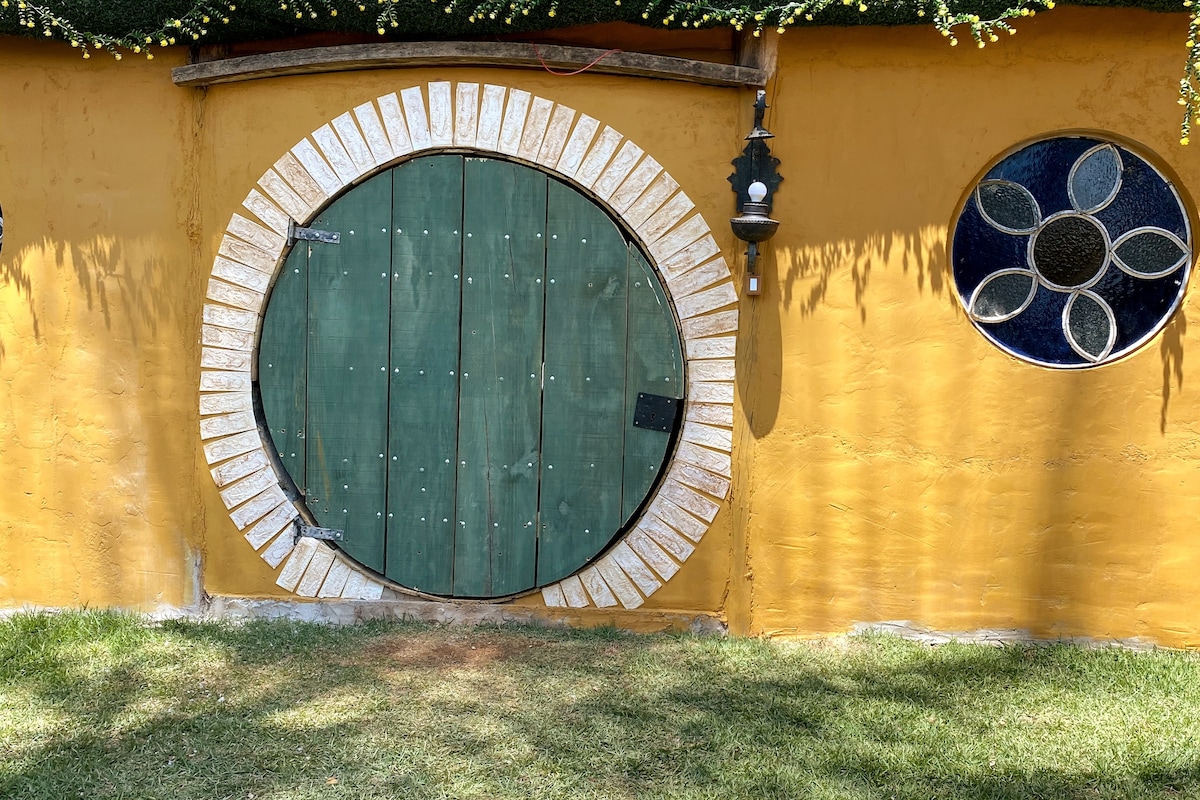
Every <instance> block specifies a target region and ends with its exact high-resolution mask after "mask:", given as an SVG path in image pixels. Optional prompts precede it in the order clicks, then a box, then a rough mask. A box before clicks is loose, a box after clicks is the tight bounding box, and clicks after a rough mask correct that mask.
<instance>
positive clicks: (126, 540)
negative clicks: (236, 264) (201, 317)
mask: <svg viewBox="0 0 1200 800" xmlns="http://www.w3.org/2000/svg"><path fill="white" fill-rule="evenodd" d="M9 233H10V236H9V237H8V238H9V242H8V247H6V248H5V250H4V253H3V255H2V256H0V275H2V276H3V277H4V279H6V280H9V281H11V282H12V283H13V284H14V285H15V286H16V288H17V289H18V291H19V293H20V296H21V297H22V298H24V300H25V302H26V305H27V307H28V313H29V315H30V318H31V320H32V324H33V331H34V341H21V342H19V343H18V344H17V346H15V347H13V346H7V347H5V348H4V351H3V352H4V356H5V358H6V359H7V360H8V361H9V362H11V363H10V364H8V367H9V369H8V370H7V371H8V372H10V376H9V378H8V385H9V389H10V391H9V396H8V398H7V402H6V403H5V404H4V406H3V407H2V408H3V411H0V413H2V414H3V415H4V418H0V427H2V428H3V429H6V430H7V431H9V433H10V435H9V436H8V443H7V445H6V448H5V453H4V458H3V460H2V462H0V475H3V476H4V481H3V482H4V485H5V486H7V487H8V490H7V491H6V492H5V494H4V495H0V497H3V498H4V501H3V506H4V508H5V510H4V511H3V512H0V520H2V521H3V526H4V528H6V529H7V532H6V533H7V535H0V563H5V564H7V565H8V566H6V568H5V570H4V574H3V575H2V576H0V578H2V581H0V601H3V602H6V603H39V604H50V605H73V604H94V605H101V606H107V605H117V606H122V607H130V606H133V607H143V608H144V607H152V606H155V605H159V604H167V605H178V604H186V603H190V602H194V600H195V597H194V595H196V594H197V591H198V587H197V585H196V580H197V578H196V575H195V574H194V573H195V567H194V565H193V564H192V563H191V561H192V560H193V556H192V555H191V553H192V552H194V551H196V552H198V551H197V549H196V548H195V547H194V545H193V544H192V541H193V538H194V537H195V536H196V535H197V531H198V528H197V521H196V516H197V515H196V509H197V508H200V507H201V503H200V497H199V490H198V488H197V484H196V480H195V474H194V473H195V467H194V464H195V451H196V441H197V439H196V433H195V430H196V413H197V412H196V410H195V409H194V408H193V407H192V406H193V403H192V402H191V398H192V397H193V396H194V385H195V374H196V371H197V369H198V366H197V365H196V364H194V363H193V361H195V359H194V358H193V355H194V354H195V350H196V346H195V339H196V329H197V326H198V322H197V317H198V313H199V305H200V294H201V293H200V292H198V291H196V290H195V289H194V286H193V284H194V280H193V279H192V278H190V277H189V276H188V272H189V271H188V270H187V269H186V265H184V266H182V267H180V266H173V265H171V264H169V263H168V262H167V260H166V259H165V258H164V257H163V255H161V254H162V253H163V252H164V246H163V245H162V243H161V242H160V241H158V240H156V239H154V238H149V239H133V240H129V239H126V240H120V239H117V238H116V237H95V238H92V239H90V240H85V241H72V242H66V241H61V240H54V239H50V238H48V237H47V238H45V239H43V240H42V241H40V242H37V243H32V244H25V245H23V246H21V247H19V248H18V247H15V246H14V245H16V244H17V243H16V242H15V241H12V239H13V238H15V237H13V236H12V234H13V233H15V232H14V231H11V230H10V232H9ZM10 248H11V249H10ZM18 329H19V328H18ZM0 366H4V365H0ZM30 542H37V543H38V544H37V547H36V548H31V547H30V545H29V543H30Z"/></svg>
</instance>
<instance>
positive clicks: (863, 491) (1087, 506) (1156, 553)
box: [733, 9, 1200, 645]
mask: <svg viewBox="0 0 1200 800" xmlns="http://www.w3.org/2000/svg"><path fill="white" fill-rule="evenodd" d="M1018 28H1019V35H1017V36H1015V37H1011V38H1007V37H1006V39H1005V41H1004V42H1003V43H1002V45H997V46H994V47H989V48H987V49H985V50H983V51H978V50H976V49H975V48H974V47H973V46H969V43H968V46H966V47H964V46H960V47H958V48H949V47H938V46H937V44H938V43H937V42H936V41H933V40H932V38H931V34H930V33H929V32H928V31H924V30H917V29H897V30H879V29H873V30H865V29H863V30H820V31H815V30H814V31H805V32H799V33H797V34H796V35H792V34H788V35H787V36H785V37H784V45H783V47H782V50H781V54H780V68H779V77H778V79H777V80H776V82H775V83H774V85H773V86H772V92H771V94H772V99H773V105H774V109H773V116H772V118H771V119H770V123H771V124H770V127H771V129H772V130H773V131H775V132H776V133H777V134H778V138H777V139H776V140H774V141H773V142H772V144H773V145H774V150H775V153H776V155H777V156H778V157H779V158H780V159H782V161H783V168H782V169H783V171H784V174H785V175H786V176H787V178H786V180H787V182H786V183H785V184H784V189H783V190H782V191H781V192H780V193H779V195H778V204H777V206H776V213H777V216H778V217H779V218H780V219H782V220H783V221H784V226H783V228H782V230H781V232H780V234H779V236H778V237H777V239H776V240H775V242H774V250H773V255H774V259H775V267H774V271H773V273H772V280H771V281H769V285H770V287H771V288H770V292H769V294H768V295H767V296H766V297H764V298H763V299H762V300H760V301H758V302H756V303H754V304H753V306H752V308H753V311H752V312H751V315H750V316H751V319H750V320H748V321H747V324H746V325H745V327H744V328H743V333H742V336H743V338H742V342H743V344H744V346H743V348H742V352H741V361H740V366H741V367H742V368H743V369H742V385H741V398H742V400H743V403H744V409H745V418H746V420H747V425H746V431H745V436H744V438H743V439H742V440H741V442H740V444H741V445H742V446H743V448H744V449H743V451H742V455H741V459H742V460H743V461H745V460H749V461H750V462H751V463H750V464H749V465H748V466H746V467H744V468H745V469H746V470H747V472H748V473H749V479H748V480H746V481H744V482H743V483H742V484H741V485H740V488H739V492H738V494H739V496H740V499H741V500H742V502H743V503H744V504H745V506H746V508H747V511H746V513H747V515H748V526H747V528H748V537H749V553H748V560H749V565H748V566H749V570H750V573H751V574H752V576H753V577H752V580H751V581H749V582H743V583H741V584H740V589H741V598H740V601H739V605H738V606H737V607H736V608H735V609H734V610H733V611H734V616H735V619H736V620H737V621H738V623H739V625H738V626H739V627H744V628H745V629H747V630H750V631H752V632H755V633H775V634H806V633H812V632H830V631H842V630H845V629H846V628H847V627H848V626H851V625H852V624H854V623H855V622H875V621H882V620H910V621H912V622H914V623H916V624H920V625H926V626H931V627H934V628H938V629H943V630H960V631H961V630H973V629H978V628H1017V629H1027V630H1029V631H1030V632H1032V633H1033V634H1035V635H1039V636H1060V635H1062V636H1077V635H1083V636H1097V637H1117V638H1127V637H1138V636H1142V637H1149V638H1152V639H1155V640H1157V641H1160V642H1163V643H1166V644H1171V645H1196V644H1200V588H1198V586H1197V583H1196V581H1195V576H1196V575H1197V574H1198V573H1200V546H1198V545H1200V539H1198V538H1197V534H1196V526H1195V520H1196V519H1197V517H1198V516H1200V494H1198V493H1197V491H1196V489H1197V483H1196V475H1197V468H1198V467H1200V463H1198V462H1197V459H1196V456H1197V438H1196V436H1197V432H1198V430H1200V403H1198V401H1200V394H1198V393H1197V392H1196V390H1195V388H1194V387H1193V386H1192V385H1191V384H1192V383H1193V381H1194V378H1193V376H1192V375H1191V374H1190V372H1191V371H1190V370H1189V369H1188V366H1189V362H1188V359H1187V358H1186V355H1187V353H1188V351H1189V350H1190V349H1192V348H1194V347H1196V346H1197V344H1196V342H1198V341H1200V340H1197V338H1196V333H1195V328H1192V330H1191V331H1190V332H1189V327H1188V324H1187V317H1188V315H1189V314H1192V313H1194V295H1195V288H1194V284H1193V289H1192V292H1191V296H1189V298H1188V299H1187V300H1185V303H1184V306H1183V308H1182V310H1181V311H1180V312H1179V313H1178V314H1177V316H1176V317H1175V320H1174V322H1173V323H1171V325H1170V327H1169V328H1168V329H1167V330H1166V332H1165V334H1164V335H1162V336H1160V337H1158V338H1156V339H1155V340H1153V341H1152V342H1150V343H1149V344H1148V345H1147V346H1146V347H1144V348H1143V349H1142V350H1141V351H1139V352H1138V353H1137V354H1136V355H1134V356H1132V357H1131V358H1129V359H1127V360H1125V361H1124V362H1122V363H1118V364H1114V365H1111V366H1106V367H1102V368H1099V369H1094V370H1086V371H1076V372H1055V371H1050V370H1045V369H1040V368H1037V367H1032V366H1029V365H1027V364H1024V363H1023V362H1019V361H1017V360H1015V359H1013V358H1010V357H1009V356H1007V355H1005V354H1003V353H1002V352H1001V351H1000V350H998V349H997V348H995V347H994V346H992V345H991V344H989V343H988V342H987V341H985V340H984V338H983V337H982V336H980V335H979V334H978V333H977V332H976V331H975V330H974V329H973V328H972V326H971V325H970V323H969V322H968V321H967V319H966V318H965V315H964V313H963V311H962V309H961V307H960V305H959V303H958V300H957V299H956V297H955V294H954V289H953V282H952V279H951V277H950V275H949V269H948V265H947V254H946V235H947V229H948V226H949V224H950V223H951V218H952V216H953V214H954V211H955V208H956V205H957V204H958V203H959V201H960V198H961V196H962V194H963V193H964V192H965V191H966V190H967V189H968V188H969V187H970V186H971V185H972V183H973V182H974V180H975V178H976V176H977V173H978V172H979V171H980V170H981V169H983V168H984V167H985V166H987V165H988V162H989V161H990V160H992V159H993V158H995V157H996V156H998V155H999V154H1001V153H1003V152H1004V151H1005V150H1007V149H1009V148H1011V147H1012V146H1014V145H1016V144H1018V143H1020V142H1022V141H1024V140H1026V139H1029V138H1031V137H1036V136H1040V135H1044V134H1047V133H1050V132H1053V131H1057V130H1063V129H1072V128H1082V129H1098V130H1103V131H1111V132H1113V133H1117V134H1121V135H1123V136H1127V137H1130V138H1132V139H1135V140H1137V141H1140V142H1141V143H1143V144H1144V145H1146V146H1147V147H1149V148H1150V149H1151V150H1152V151H1154V152H1156V153H1158V154H1159V155H1160V156H1161V157H1162V159H1163V160H1165V162H1166V164H1167V165H1168V166H1169V167H1172V168H1174V169H1175V170H1176V171H1177V172H1178V174H1179V175H1180V176H1181V178H1182V183H1183V187H1184V189H1185V191H1186V190H1187V189H1191V190H1193V191H1195V190H1196V187H1200V162H1197V161H1196V154H1195V153H1192V152H1190V151H1188V150H1185V149H1183V148H1181V147H1180V146H1179V145H1178V144H1177V142H1176V140H1177V138H1178V134H1177V130H1178V117H1179V110H1180V109H1179V106H1178V105H1176V103H1175V96H1176V95H1175V89H1176V87H1177V84H1178V75H1179V73H1180V69H1181V57H1180V56H1181V52H1182V47H1181V38H1180V37H1181V36H1184V35H1185V34H1186V20H1185V19H1184V18H1182V17H1180V16H1178V15H1156V14H1150V13H1145V12H1133V11H1087V10H1082V9H1066V10H1062V13H1060V12H1059V11H1055V12H1054V13H1052V14H1046V15H1040V16H1039V17H1038V18H1037V19H1035V20H1024V21H1022V24H1020V25H1019V26H1018ZM1133 32H1136V35H1135V34H1134V33H1133ZM933 38H936V37H933Z"/></svg>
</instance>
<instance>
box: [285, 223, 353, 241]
mask: <svg viewBox="0 0 1200 800" xmlns="http://www.w3.org/2000/svg"><path fill="white" fill-rule="evenodd" d="M297 240H299V241H304V242H324V243H325V244H341V243H342V234H340V233H338V232H337V231H321V230H317V229H316V228H301V227H300V226H298V225H297V224H296V221H295V220H288V244H289V245H293V244H295V243H296V242H297Z"/></svg>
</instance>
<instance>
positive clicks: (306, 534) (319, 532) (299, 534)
mask: <svg viewBox="0 0 1200 800" xmlns="http://www.w3.org/2000/svg"><path fill="white" fill-rule="evenodd" d="M301 539H325V540H326V541H332V542H343V541H345V540H346V532H345V531H339V530H334V529H333V528H317V527H314V526H312V525H305V524H304V523H303V522H301V521H300V520H296V541H297V542H298V541H300V540H301Z"/></svg>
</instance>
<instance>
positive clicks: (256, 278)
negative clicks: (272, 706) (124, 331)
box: [200, 81, 738, 608]
mask: <svg viewBox="0 0 1200 800" xmlns="http://www.w3.org/2000/svg"><path fill="white" fill-rule="evenodd" d="M444 148H464V149H468V150H476V151H480V152H482V153H485V154H486V153H494V154H498V155H501V156H504V157H506V158H511V159H517V160H521V161H526V162H529V163H531V164H536V165H538V166H539V167H540V168H541V169H543V170H545V171H547V172H549V173H551V174H552V175H554V176H556V177H558V178H561V179H563V180H565V181H567V182H568V183H570V184H572V185H574V186H576V187H578V188H581V189H583V190H584V191H585V192H587V193H588V194H589V195H590V196H592V197H593V198H594V199H595V200H597V201H598V202H599V203H601V204H602V205H603V206H605V207H606V208H607V209H608V210H609V211H610V212H611V213H612V214H613V215H614V216H616V217H618V218H620V219H621V220H622V221H623V222H624V224H625V225H626V226H627V227H628V228H629V230H631V231H633V232H634V234H635V236H636V237H637V238H638V239H639V240H640V242H641V245H642V248H643V250H644V251H645V252H646V254H647V255H648V256H649V258H650V261H651V264H652V265H653V266H654V268H655V269H656V270H657V271H658V273H659V275H660V277H661V278H662V283H663V286H664V288H665V290H666V292H667V295H668V297H669V298H670V300H671V303H672V305H673V306H674V308H675V311H676V314H677V316H678V318H679V321H680V326H681V332H682V335H683V341H684V360H685V362H686V366H685V370H686V375H687V385H686V387H685V398H686V399H685V409H684V415H685V417H684V423H683V430H682V433H681V437H680V440H679V443H678V445H677V446H676V448H675V451H674V453H672V454H671V461H670V462H669V464H668V466H667V469H666V474H665V475H664V477H663V480H662V481H661V482H660V483H659V486H658V488H657V489H656V491H655V492H654V495H653V497H652V499H651V501H650V502H649V503H648V504H647V505H646V507H645V510H644V511H643V512H642V514H641V516H640V517H639V518H638V519H637V521H636V523H635V524H634V525H633V526H631V527H630V528H629V529H628V531H627V532H626V533H625V534H623V535H622V536H621V537H620V538H619V539H618V540H617V542H616V544H615V545H613V546H612V547H609V548H608V549H607V550H606V551H605V552H604V553H603V554H602V555H601V556H600V557H599V558H597V559H594V560H593V561H592V562H591V563H590V564H589V565H587V566H585V567H583V568H582V569H580V570H578V571H577V572H576V573H574V574H573V575H571V576H569V577H567V578H564V579H563V580H561V581H558V582H556V583H553V584H551V585H549V586H546V587H544V588H542V589H541V596H542V598H543V600H544V602H545V603H546V605H547V606H551V607H571V608H584V607H588V606H598V607H613V606H617V605H618V604H620V605H622V606H624V607H626V608H636V607H638V606H640V605H641V604H642V602H643V600H644V598H646V597H649V596H650V595H651V594H653V593H654V592H655V591H657V590H658V589H659V588H661V587H662V585H663V583H665V582H666V581H668V580H670V579H671V578H672V577H674V576H675V574H676V573H677V572H678V570H679V566H680V564H682V563H683V562H684V561H686V560H687V558H688V557H689V556H690V555H691V554H692V552H693V551H694V549H695V546H696V544H697V543H698V542H699V541H700V540H701V539H702V538H703V536H704V534H705V533H706V532H707V531H708V528H709V525H710V524H711V523H712V521H713V519H714V517H715V516H716V514H717V511H718V510H719V508H720V506H721V503H722V502H723V501H724V500H725V498H726V497H727V496H728V494H729V487H730V476H731V474H732V466H731V459H730V453H731V449H732V442H733V431H732V428H733V395H734V350H735V342H736V334H737V324H738V311H737V294H736V293H735V291H734V288H733V284H732V281H731V277H730V274H729V268H728V266H727V265H726V263H725V261H724V259H723V258H722V257H721V253H720V248H718V247H717V243H716V241H715V240H714V239H713V237H712V234H711V231H710V229H709V227H708V224H707V223H706V222H705V221H704V219H703V217H702V216H701V215H700V214H698V213H693V212H694V209H695V206H694V203H693V202H692V201H691V200H690V199H689V198H688V196H687V195H686V194H684V193H683V192H682V191H680V188H679V184H678V183H677V182H676V181H675V180H674V179H673V178H672V177H671V176H670V175H669V174H667V173H666V171H664V170H663V168H662V166H661V165H660V164H659V163H658V162H657V161H655V160H654V158H652V157H651V156H649V155H647V154H646V153H645V151H643V150H642V148H640V147H638V146H637V145H636V144H634V143H633V142H631V141H629V140H628V139H626V138H625V137H624V136H622V135H621V134H620V133H618V132H617V131H616V130H614V129H613V128H611V127H609V126H607V125H604V124H603V123H602V122H600V121H599V120H596V119H593V118H592V117H589V116H588V115H586V114H580V113H577V112H576V111H575V110H574V109H572V108H568V107H567V106H564V105H560V104H556V103H554V102H553V101H550V100H546V99H544V98H541V97H536V96H534V95H531V94H530V93H529V92H526V91H523V90H521V89H516V88H508V87H504V86H496V85H492V84H484V85H482V86H481V85H480V84H478V83H458V84H453V83H451V82H449V81H436V82H431V83H429V84H427V85H424V86H412V87H409V88H406V89H403V90H401V91H399V92H393V93H391V94H386V95H383V96H382V97H379V98H377V99H376V100H375V101H373V102H367V103H363V104H362V105H359V106H357V107H355V108H354V109H353V110H352V111H347V112H346V113H344V114H342V115H340V116H338V117H337V118H336V119H334V120H332V121H331V122H329V123H328V124H325V125H322V126H321V127H320V128H318V129H317V130H315V131H313V132H312V134H310V135H309V136H308V137H306V138H304V139H302V140H301V141H300V142H299V143H298V144H297V145H296V146H295V147H293V148H292V149H291V150H289V151H288V152H286V153H284V154H283V156H282V157H281V158H280V159H279V160H278V161H276V162H275V164H274V166H273V167H272V168H271V169H268V170H267V172H266V174H264V175H263V176H262V178H261V179H259V181H258V185H257V186H256V187H255V188H253V189H251V190H250V193H249V195H248V196H247V197H246V199H245V201H244V202H243V204H242V205H243V206H244V207H245V209H246V210H247V211H249V212H250V214H252V215H253V217H254V218H256V219H257V221H255V219H251V218H250V217H247V216H243V215H242V214H241V213H234V214H233V217H232V219H231V220H230V222H229V225H228V227H227V229H226V232H225V236H224V238H223V239H222V241H221V246H220V249H219V251H218V255H217V257H216V259H215V261H214V262H213V267H212V273H211V276H210V278H209V280H208V285H207V292H206V297H207V300H206V302H205V304H204V312H203V322H202V326H201V343H202V350H201V359H200V368H201V369H200V437H201V441H202V446H203V449H204V456H205V459H206V460H207V462H208V463H209V464H210V465H211V467H212V469H211V473H212V476H213V480H214V481H215V482H216V484H217V487H218V488H219V490H220V496H221V499H222V501H223V502H224V504H225V506H226V508H228V509H229V515H230V518H231V519H232V520H233V523H234V524H235V525H236V526H237V528H238V529H239V530H241V531H243V532H244V535H245V538H246V540H247V541H248V542H249V543H250V545H251V546H252V547H254V549H255V550H257V551H259V552H260V553H261V555H262V558H263V559H264V560H265V561H266V562H267V563H268V564H270V565H271V567H273V568H276V569H278V570H279V575H278V579H277V581H276V583H277V584H278V585H279V586H281V587H283V588H284V589H287V590H289V591H291V592H294V593H295V594H297V595H299V596H302V597H322V598H336V597H340V598H345V599H360V600H372V599H378V598H380V597H382V595H383V590H384V587H385V585H387V586H393V587H394V588H396V589H398V590H400V591H404V588H403V587H400V586H399V585H396V584H391V583H390V582H385V581H383V580H381V579H380V577H379V576H377V575H376V574H375V573H373V572H371V571H370V570H367V569H365V568H363V567H362V566H360V565H359V564H357V563H356V562H354V561H353V560H351V559H349V558H348V557H346V556H345V555H343V554H342V553H341V552H340V551H338V550H336V549H335V548H333V547H331V546H329V545H328V544H326V543H324V542H320V541H317V540H315V539H308V538H305V539H301V540H300V542H299V543H298V544H296V543H294V542H293V538H294V537H293V520H295V519H296V518H297V517H298V516H299V512H298V511H297V509H296V507H295V506H294V505H293V503H292V501H291V500H289V499H288V497H287V495H286V494H285V490H284V488H283V485H282V484H281V482H280V479H279V476H278V475H277V474H276V472H275V466H274V461H273V459H272V458H270V457H269V456H268V455H267V452H266V449H265V448H266V446H267V441H266V440H264V438H263V436H262V435H261V434H260V430H265V429H266V425H265V421H263V420H261V419H259V418H258V417H257V416H256V413H255V410H254V407H253V403H252V396H251V391H252V388H251V381H252V370H253V369H254V360H255V359H254V356H255V351H256V348H257V346H258V334H259V327H260V324H261V322H262V319H263V315H264V314H265V313H266V292H267V291H268V289H269V287H270V285H271V282H272V280H273V278H274V275H275V273H276V271H277V270H278V269H279V268H280V267H281V266H282V264H283V254H284V251H285V249H286V246H287V232H288V225H289V222H290V221H291V220H294V221H295V222H296V223H297V224H298V225H306V224H308V223H309V222H310V221H311V220H312V219H314V218H315V217H316V215H317V213H318V212H319V211H320V210H321V209H322V208H324V207H325V206H326V205H328V204H329V203H330V202H332V200H333V199H334V198H336V197H337V196H338V195H340V194H341V193H342V192H343V191H345V190H346V189H348V188H349V187H350V186H351V185H352V184H353V183H354V182H355V181H357V180H358V179H360V178H362V177H363V176H364V175H367V174H370V173H373V172H376V171H378V170H380V169H382V168H384V167H387V166H390V165H393V164H395V163H398V162H400V161H402V160H405V159H408V158H411V157H413V156H414V155H418V154H420V153H421V152H422V151H426V150H431V149H433V150H436V149H444Z"/></svg>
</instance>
